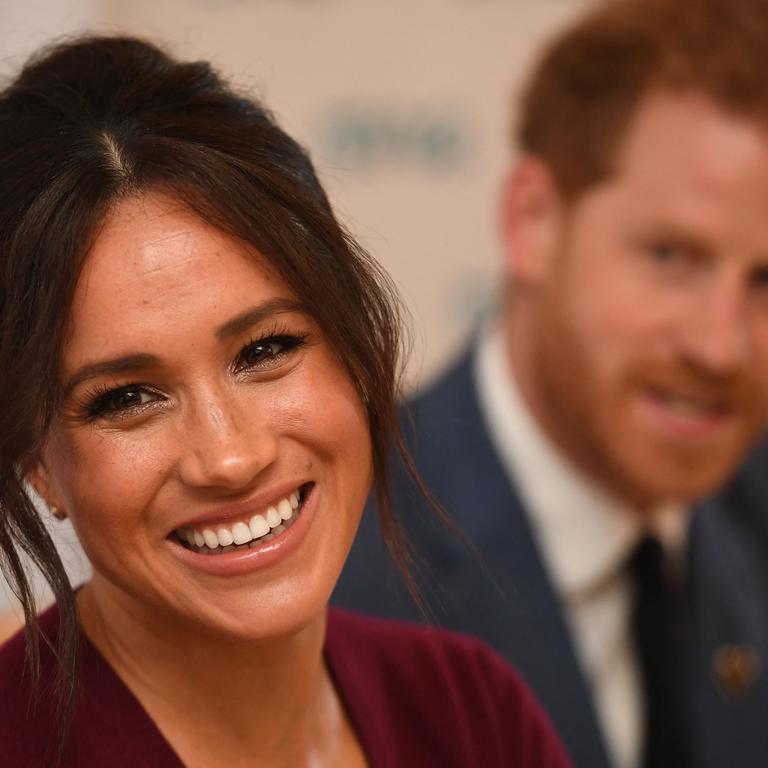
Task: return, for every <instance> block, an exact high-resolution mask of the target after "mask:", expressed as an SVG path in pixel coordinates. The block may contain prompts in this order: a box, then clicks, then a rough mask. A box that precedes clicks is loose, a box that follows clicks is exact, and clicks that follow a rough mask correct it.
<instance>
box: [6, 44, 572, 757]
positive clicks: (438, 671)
mask: <svg viewBox="0 0 768 768" xmlns="http://www.w3.org/2000/svg"><path fill="white" fill-rule="evenodd" d="M0 177H2V178H3V184H2V185H0V241H1V243H2V247H0V259H2V285H1V286H0V288H1V289H0V366H1V367H2V370H3V376H2V378H1V379H0V481H1V482H0V504H1V505H2V507H1V509H0V513H1V514H0V554H1V555H2V563H3V566H4V570H5V572H6V574H7V575H8V578H9V581H10V582H11V584H12V586H13V587H14V588H15V590H16V592H17V594H18V595H19V597H20V599H21V601H22V604H23V605H24V609H25V613H26V618H27V631H26V634H19V635H18V636H16V637H14V638H12V639H11V640H10V641H9V642H8V643H7V644H6V645H5V646H3V647H2V648H0V689H2V691H3V695H2V697H0V743H2V745H3V760H4V761H6V762H7V764H8V765H13V766H14V767H15V768H24V767H25V766H30V767H31V766H46V768H48V766H52V765H65V766H89V767H91V766H95V765H110V766H132V767H135V766H137V765H141V766H168V767H169V766H177V767H178V766H180V765H186V766H192V767H197V766H205V767H206V768H216V766H227V767H228V768H237V766H246V765H247V766H262V765H264V766H297V765H301V766H304V765H312V766H350V768H356V767H359V766H405V765H441V766H449V765H456V766H490V765H493V766H497V765H498V766H501V765H508V764H509V765H531V766H533V765H536V766H552V767H553V768H557V766H563V765H565V764H566V759H565V758H564V756H563V754H562V752H561V749H560V747H559V745H558V743H557V740H556V739H555V738H554V736H553V735H552V733H551V731H550V730H549V726H548V725H547V723H546V721H545V719H544V717H543V715H541V713H540V711H539V709H538V707H537V705H536V704H535V702H533V701H532V700H531V699H530V696H529V694H528V693H527V691H526V689H525V688H524V687H523V686H522V685H521V683H520V682H519V681H518V679H517V678H516V677H515V675H514V673H513V672H512V671H511V670H509V669H508V668H507V667H506V666H505V665H504V664H503V663H502V662H501V661H500V660H498V659H497V658H496V657H495V656H493V654H492V653H491V652H489V651H488V650H486V649H485V648H483V647H482V646H480V645H479V644H477V643H475V642H474V641H472V640H469V639H467V638H461V637H458V636H454V635H450V634H447V633H442V632H438V631H435V630H425V629H417V628H411V627H408V626H405V625H397V624H390V623H386V622H377V621H372V620H369V619H363V618H362V617H355V616H353V615H349V614H345V613H343V612H340V611H330V613H329V611H328V609H327V602H328V599H329V596H330V594H331V591H332V589H333V587H334V585H335V583H336V581H337V579H338V576H339V573H340V571H341V569H342V566H343V563H344V560H345V558H346V556H347V553H348V551H349V548H350V546H351V543H352V540H353V538H354V535H355V531H356V528H357V524H358V522H359V518H360V515H361V512H362V509H363V506H364V503H365V499H366V496H367V494H368V492H369V488H370V485H371V482H372V480H373V481H374V485H375V489H376V493H377V496H378V499H379V509H380V510H381V512H380V514H381V527H382V531H383V534H384V536H385V538H386V540H387V543H388V544H389V545H390V547H391V549H392V552H393V555H394V556H395V558H396V559H398V560H399V561H400V562H401V564H402V563H404V562H405V560H406V554H405V552H406V550H405V546H404V542H403V540H402V535H401V534H400V532H399V530H400V529H399V527H398V524H397V519H396V517H395V515H394V513H393V512H392V510H391V509H390V506H389V503H388V495H387V456H388V452H389V449H390V447H391V444H392V442H393V441H394V442H395V443H396V444H399V437H398V434H399V433H398V430H397V424H396V421H395V416H394V414H395V397H396V393H397V381H398V373H399V367H400V363H399V361H400V341H399V340H400V323H399V311H398V305H397V301H396V297H395V294H394V292H393V290H392V288H391V287H390V283H389V282H388V279H387V278H386V276H385V275H383V274H382V273H381V271H380V270H379V269H378V268H377V267H376V265H375V263H374V262H373V261H372V260H371V259H370V258H369V257H368V256H367V255H366V254H365V253H364V252H362V251H361V250H360V249H359V248H358V247H357V246H356V244H355V243H354V242H353V241H352V240H351V239H350V238H349V237H347V236H346V235H345V233H344V231H343V230H342V228H341V227H340V226H339V224H338V223H337V221H336V220H335V218H334V216H333V213H332V211H331V208H330V206H329V204H328V201H327V200H326V197H325V195H324V193H323V190H322V188H321V187H320V185H319V183H318V181H317V178H316V176H315V173H314V170H313V168H312V166H311V164H310V162H309V160H308V158H307V156H306V154H305V153H304V152H303V151H302V150H301V148H300V147H299V146H298V145H297V144H296V143H295V142H294V141H293V140H292V139H290V138H289V137H288V136H287V135H286V134H285V133H283V132H282V131H281V130H280V128H278V126H277V125H276V124H275V123H274V121H273V120H272V118H271V117H270V115H269V114H268V113H267V112H265V111H264V109H263V108H262V107H260V106H259V105H258V104H257V103H255V102H252V101H249V100H247V99H245V98H243V97H241V96H238V95H237V94H235V93H234V92H233V91H231V90H230V89H229V88H228V87H227V86H226V85H225V84H224V83H222V81H221V80H220V79H219V78H218V76H217V75H216V74H215V73H214V72H213V71H212V70H211V69H210V67H209V66H208V65H207V64H204V63H179V62H175V61H173V60H172V59H170V58H169V57H168V56H166V55H165V54H163V53H162V52H161V51H159V50H157V49H156V48H154V47H152V46H150V45H148V44H146V43H143V42H141V41H138V40H133V39H125V38H88V39H84V40H80V41H76V42H74V43H70V44H67V45H64V46H60V47H57V48H54V49H52V50H49V51H46V52H44V53H43V55H42V56H41V57H39V58H38V59H36V60H35V61H33V62H31V63H30V64H29V65H28V66H27V67H26V68H25V69H24V70H23V71H22V72H21V74H20V75H19V77H18V78H17V79H16V81H15V82H14V83H12V84H11V86H10V87H9V88H8V89H7V90H6V91H5V92H4V93H3V94H2V96H0ZM406 461H407V458H406ZM30 485H31V486H32V487H33V488H34V489H35V490H36V491H37V493H38V495H39V496H40V497H41V498H42V500H43V502H44V503H45V505H47V506H48V508H49V510H50V511H51V512H53V514H54V515H55V516H57V517H63V516H67V517H69V518H70V519H71V521H72V523H73V525H74V527H75V530H76V532H77V535H78V537H79V539H80V541H81V543H82V546H83V549H84V550H85V552H86V554H87V555H88V557H89V559H90V561H91V563H92V565H93V571H94V575H93V578H92V579H91V581H90V582H89V583H87V584H86V585H85V586H84V587H83V588H82V589H81V590H79V591H78V593H77V594H76V595H75V594H73V592H72V590H71V588H70V586H69V584H68V582H67V580H66V577H65V575H64V572H63V569H62V566H61V562H60V560H59V559H58V556H57V554H56V551H55V549H54V547H53V545H52V544H51V541H50V539H49V538H48V535H47V534H46V532H45V528H44V526H43V525H42V523H41V519H40V512H39V510H37V509H36V508H35V506H34V505H33V503H32V501H31V499H30V497H29V495H28V490H29V486H30ZM21 552H25V553H27V554H29V555H31V557H32V558H33V560H34V561H35V562H36V563H37V564H38V566H39V567H40V568H41V569H42V570H43V572H44V574H45V575H46V577H47V578H48V580H49V582H50V583H51V586H52V587H53V589H54V592H55V594H56V597H57V604H56V606H54V608H52V609H50V610H49V611H47V612H46V613H45V614H43V615H42V616H41V617H36V616H35V611H34V602H33V596H32V595H31V593H30V590H29V587H28V581H27V578H26V575H25V573H24V570H23V568H22V566H21V559H20V553H21ZM405 575H406V578H407V571H406V572H405ZM41 637H42V640H43V641H42V642H41ZM52 723H53V724H54V725H55V727H51V724H52ZM445 723H451V727H449V728H446V727H445Z"/></svg>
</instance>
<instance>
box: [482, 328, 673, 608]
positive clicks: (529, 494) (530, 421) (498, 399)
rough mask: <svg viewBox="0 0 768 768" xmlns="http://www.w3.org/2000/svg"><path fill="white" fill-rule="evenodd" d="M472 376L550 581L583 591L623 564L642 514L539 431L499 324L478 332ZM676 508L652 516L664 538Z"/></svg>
mask: <svg viewBox="0 0 768 768" xmlns="http://www.w3.org/2000/svg"><path fill="white" fill-rule="evenodd" d="M473 375H474V378H475V386H476V390H477V393H478V399H479V401H480V410H481V413H482V414H483V418H484V420H485V425H486V428H487V430H488V432H489V434H490V437H491V441H492V443H493V444H494V446H495V448H496V451H497V453H498V454H499V456H500V458H501V461H502V464H503V466H504V468H505V469H506V471H507V473H508V475H509V476H510V477H513V478H514V483H515V486H516V488H517V490H518V492H519V494H520V497H521V500H522V502H523V504H524V505H525V508H526V510H527V512H528V515H529V517H530V520H531V523H532V526H533V529H534V532H535V535H536V537H537V540H538V542H539V545H540V547H541V549H542V555H543V557H544V559H545V561H546V563H547V565H548V571H549V573H550V575H551V576H552V578H553V580H554V585H555V587H556V588H557V590H558V592H560V593H561V594H565V595H566V596H568V597H569V598H578V597H579V596H587V595H588V594H589V593H591V592H592V591H593V590H595V589H599V588H600V586H601V585H602V584H603V583H605V582H606V581H607V580H610V579H611V577H612V576H614V575H616V574H617V573H618V572H619V571H620V570H621V569H623V567H624V565H625V563H626V561H627V558H628V557H629V554H630V552H631V550H632V549H633V548H634V547H635V545H636V544H637V543H638V541H639V539H640V538H641V537H642V535H643V533H644V532H645V531H646V530H647V529H648V527H649V523H648V519H649V518H647V517H644V516H641V514H640V513H639V512H637V511H636V510H633V509H631V508H630V507H629V506H628V505H626V504H624V503H622V502H621V501H620V500H618V499H616V498H615V497H613V496H611V495H610V494H608V493H607V492H606V491H604V490H603V489H602V488H600V487H599V486H598V485H596V484H595V483H594V482H593V481H592V480H591V479H590V478H588V477H586V476H585V475H584V474H583V473H582V472H581V471H580V470H578V469H577V468H576V467H575V466H574V465H573V464H572V463H571V462H570V461H569V460H568V459H567V458H566V457H565V456H563V454H562V453H561V452H560V450H559V449H558V448H557V447H556V446H555V445H554V444H553V443H552V441H551V440H550V439H549V437H548V436H547V435H545V434H544V432H543V430H542V429H541V427H540V426H539V424H538V423H537V422H536V421H535V419H534V417H533V416H532V414H531V413H530V411H529V410H528V408H527V406H526V404H525V402H524V401H523V398H522V395H521V393H520V390H519V388H518V386H517V383H516V381H515V377H514V373H513V371H512V366H511V365H510V364H509V361H508V358H507V352H506V348H505V343H504V334H503V331H502V329H501V328H500V327H499V325H498V323H496V324H493V323H488V324H487V325H486V327H485V329H484V330H483V331H482V332H481V334H480V337H479V349H478V353H477V355H476V356H475V358H474V370H473ZM680 512H681V510H680V508H679V507H678V506H676V505H669V506H665V507H664V509H663V511H661V512H660V513H659V514H658V515H657V514H655V513H654V514H653V515H652V516H651V518H650V519H651V520H653V521H654V523H652V526H653V527H654V528H655V521H656V520H662V521H664V526H666V527H664V528H663V529H662V530H661V531H660V533H661V535H662V537H663V538H664V539H665V540H666V539H667V538H668V537H670V538H671V537H673V536H676V537H677V538H678V539H679V538H680V536H679V530H678V529H680V527H681V526H684V524H685V515H683V514H680ZM670 521H671V522H670ZM669 531H671V533H669Z"/></svg>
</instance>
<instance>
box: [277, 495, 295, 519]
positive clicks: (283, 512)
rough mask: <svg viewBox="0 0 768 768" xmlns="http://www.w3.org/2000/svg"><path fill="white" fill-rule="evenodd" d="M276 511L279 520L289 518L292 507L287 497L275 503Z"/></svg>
mask: <svg viewBox="0 0 768 768" xmlns="http://www.w3.org/2000/svg"><path fill="white" fill-rule="evenodd" d="M277 511H278V512H279V513H280V519H281V520H290V519H291V517H293V507H292V506H291V502H290V501H288V499H283V500H282V501H281V502H280V503H279V504H278V505H277Z"/></svg>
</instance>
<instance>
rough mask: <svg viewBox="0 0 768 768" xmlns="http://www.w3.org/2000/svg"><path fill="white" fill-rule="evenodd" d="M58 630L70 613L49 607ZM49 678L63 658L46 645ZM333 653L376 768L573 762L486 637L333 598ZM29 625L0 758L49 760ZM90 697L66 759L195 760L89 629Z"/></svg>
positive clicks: (1, 678) (2, 725) (2, 666)
mask: <svg viewBox="0 0 768 768" xmlns="http://www.w3.org/2000/svg"><path fill="white" fill-rule="evenodd" d="M41 626H42V628H43V629H44V631H45V633H46V634H47V635H48V636H49V637H53V636H55V634H56V631H57V627H58V612H57V610H56V608H55V607H54V608H52V609H50V610H48V611H46V613H44V614H43V616H42V617H41ZM41 653H42V666H43V681H44V684H45V681H48V682H49V681H50V680H51V679H52V675H53V672H54V659H53V656H52V654H51V652H50V650H48V649H47V648H46V647H42V648H41ZM325 655H326V659H327V662H328V666H329V668H330V671H331V675H332V677H333V680H334V682H335V684H336V687H337V690H338V692H339V694H340V696H341V698H342V700H343V701H344V703H345V706H346V708H347V711H348V712H349V715H350V718H351V720H352V724H353V727H354V729H355V731H356V732H357V734H358V737H359V738H360V741H361V743H362V745H363V749H364V751H365V754H366V756H367V757H368V761H369V764H370V766H371V768H410V767H411V766H412V767H413V768H432V766H434V767H435V768H452V767H454V766H455V768H497V767H498V768H513V766H514V768H568V766H569V765H570V763H569V761H568V759H567V758H566V756H565V753H564V751H563V749H562V747H561V746H560V743H559V741H558V739H557V737H556V736H555V734H554V733H553V731H552V728H551V726H550V724H549V722H548V720H547V718H546V716H545V715H544V713H543V711H542V710H541V708H540V707H539V705H538V704H537V702H536V701H535V700H534V699H533V697H532V695H531V694H530V692H529V691H528V689H527V688H526V687H525V685H524V684H523V683H522V682H521V681H520V679H519V678H518V676H517V675H516V673H515V672H514V671H513V670H512V669H511V668H510V667H509V665H508V664H507V663H506V662H505V661H503V660H502V659H501V658H500V657H499V656H497V655H496V654H495V653H493V652H492V651H491V650H490V649H488V648H487V647H486V646H484V645H483V644H482V643H480V642H479V641H477V640H474V639H472V638H469V637H465V636H462V635H458V634H455V633H449V632H445V631H441V630H435V629H429V628H425V627H421V626H417V625H412V624H405V623H399V622H391V621H382V620H377V619H370V618H367V617H363V616H360V615H357V614H353V613H347V612H345V611H341V610H338V609H334V608H331V609H330V613H329V618H328V633H327V638H326V645H325ZM23 657H24V636H23V634H18V635H16V636H15V637H13V638H11V639H10V640H9V641H8V642H7V643H6V644H5V645H3V646H2V647H0V765H2V766H8V768H11V767H12V768H48V766H49V765H50V759H48V758H46V756H45V755H46V752H45V750H46V746H47V744H48V743H49V741H50V737H51V734H52V727H51V725H52V722H53V715H52V712H51V709H50V705H51V697H50V695H45V696H43V697H42V699H41V703H40V705H39V706H38V708H37V710H36V711H35V712H30V710H29V696H30V687H29V682H28V680H27V679H26V677H25V675H24V673H23V669H24V666H23ZM80 681H81V696H82V698H81V702H80V705H79V708H78V711H77V714H76V717H75V722H74V725H73V728H72V732H71V737H70V741H69V743H68V746H67V749H66V752H65V757H64V762H63V768H137V767H138V766H141V768H183V764H182V762H181V760H180V759H179V758H178V757H177V755H176V754H175V753H174V751H173V749H172V748H171V746H170V745H169V744H168V742H167V741H166V740H165V738H164V737H163V736H162V734H161V733H160V731H159V730H158V729H157V727H156V726H155V724H154V722H153V721H152V720H151V719H150V717H149V715H148V714H147V713H146V712H145V711H144V709H143V708H142V706H141V704H140V703H139V701H138V700H137V699H136V697H135V696H134V695H133V694H132V693H131V692H130V691H129V690H128V688H127V687H126V686H125V685H124V684H123V683H122V681H121V680H120V679H119V678H118V677H117V675H116V674H115V673H114V671H113V670H112V668H111V667H110V666H109V665H108V664H107V662H106V661H105V660H104V658H103V657H102V656H101V654H100V653H99V652H98V651H97V650H96V648H95V647H94V646H93V645H92V644H91V643H90V642H89V641H88V640H87V639H86V638H83V640H82V646H81V670H80Z"/></svg>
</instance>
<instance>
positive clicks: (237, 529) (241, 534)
mask: <svg viewBox="0 0 768 768" xmlns="http://www.w3.org/2000/svg"><path fill="white" fill-rule="evenodd" d="M232 540H233V541H234V542H235V544H245V543H246V542H248V541H250V540H251V529H250V528H249V527H248V526H247V525H246V524H245V523H235V524H234V525H233V526H232Z"/></svg>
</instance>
